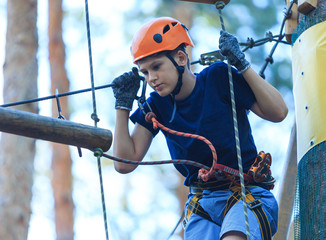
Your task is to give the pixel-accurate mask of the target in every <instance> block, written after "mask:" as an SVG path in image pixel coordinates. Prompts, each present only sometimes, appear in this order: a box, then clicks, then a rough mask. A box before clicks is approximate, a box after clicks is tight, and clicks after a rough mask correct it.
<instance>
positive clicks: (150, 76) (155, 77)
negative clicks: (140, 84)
mask: <svg viewBox="0 0 326 240" xmlns="http://www.w3.org/2000/svg"><path fill="white" fill-rule="evenodd" d="M148 75H149V76H148V80H149V81H150V82H151V83H155V81H156V80H157V76H156V74H155V73H149V74H148Z"/></svg>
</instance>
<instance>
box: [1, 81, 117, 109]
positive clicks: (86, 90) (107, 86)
mask: <svg viewBox="0 0 326 240" xmlns="http://www.w3.org/2000/svg"><path fill="white" fill-rule="evenodd" d="M113 85H114V84H106V85H102V86H98V87H95V88H94V89H95V90H99V89H104V88H109V87H113ZM90 91H92V88H86V89H81V90H77V91H72V92H65V93H60V94H58V95H56V94H55V95H50V96H47V97H41V98H33V99H29V100H23V101H18V102H13V103H6V104H2V105H0V107H13V106H17V105H22V104H28V103H34V102H40V101H44V100H49V99H53V98H56V97H59V98H60V97H66V96H70V95H75V94H80V93H85V92H90Z"/></svg>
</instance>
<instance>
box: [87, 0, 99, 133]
mask: <svg viewBox="0 0 326 240" xmlns="http://www.w3.org/2000/svg"><path fill="white" fill-rule="evenodd" d="M85 12H86V27H87V41H88V57H89V68H90V75H91V85H92V99H93V113H92V115H91V118H92V119H93V120H94V125H95V127H97V123H98V122H99V121H100V119H99V118H98V116H97V113H96V99H95V86H94V72H93V60H92V44H91V31H90V26H89V14H88V1H87V0H85Z"/></svg>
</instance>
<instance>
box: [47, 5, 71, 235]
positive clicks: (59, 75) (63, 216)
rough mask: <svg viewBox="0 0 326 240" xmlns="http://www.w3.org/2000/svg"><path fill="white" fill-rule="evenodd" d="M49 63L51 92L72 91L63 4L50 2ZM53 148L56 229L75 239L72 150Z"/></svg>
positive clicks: (65, 113)
mask: <svg viewBox="0 0 326 240" xmlns="http://www.w3.org/2000/svg"><path fill="white" fill-rule="evenodd" d="M48 35H49V60H50V69H51V92H52V94H55V90H56V89H58V92H59V93H62V92H68V91H69V81H68V78H67V74H66V70H65V46H64V43H63V40H62V0H49V29H48ZM60 105H61V109H62V112H61V114H62V115H63V116H64V117H65V118H66V119H68V118H69V112H68V99H67V98H61V99H60ZM52 115H53V117H58V116H59V112H58V106H57V103H56V101H53V104H52ZM51 145H52V149H53V151H52V188H53V195H54V203H55V225H56V233H57V239H58V240H70V239H73V238H74V231H73V226H74V203H73V200H72V174H71V165H72V160H71V157H70V151H69V147H68V146H67V145H63V144H57V143H51Z"/></svg>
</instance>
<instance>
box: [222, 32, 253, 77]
mask: <svg viewBox="0 0 326 240" xmlns="http://www.w3.org/2000/svg"><path fill="white" fill-rule="evenodd" d="M220 34H221V36H220V41H219V43H220V44H219V48H220V49H221V53H222V54H223V55H224V56H225V57H227V59H228V60H229V63H230V64H231V65H233V66H235V67H236V68H237V69H238V71H239V72H241V73H242V72H244V71H245V70H247V69H248V68H249V67H250V63H249V62H248V61H247V60H246V59H245V55H244V53H243V52H242V51H241V50H240V46H239V43H238V40H237V39H236V38H235V37H234V36H233V35H231V34H230V33H228V32H226V31H221V32H220Z"/></svg>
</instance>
